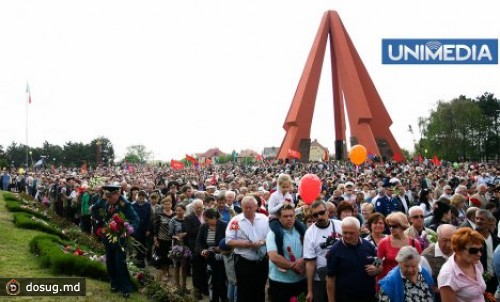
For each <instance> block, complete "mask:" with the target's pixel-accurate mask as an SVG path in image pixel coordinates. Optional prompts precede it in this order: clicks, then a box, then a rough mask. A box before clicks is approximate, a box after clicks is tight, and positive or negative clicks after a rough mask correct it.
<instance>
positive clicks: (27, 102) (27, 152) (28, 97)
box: [26, 82, 30, 171]
mask: <svg viewBox="0 0 500 302" xmlns="http://www.w3.org/2000/svg"><path fill="white" fill-rule="evenodd" d="M26 87H27V91H28V94H27V100H26V171H27V170H28V167H29V164H28V160H29V159H28V154H29V145H28V105H29V99H30V86H29V83H28V82H26Z"/></svg>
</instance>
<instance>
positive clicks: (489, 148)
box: [476, 92, 500, 159]
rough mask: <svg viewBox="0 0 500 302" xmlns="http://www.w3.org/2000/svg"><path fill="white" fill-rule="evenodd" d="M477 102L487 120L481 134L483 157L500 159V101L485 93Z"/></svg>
mask: <svg viewBox="0 0 500 302" xmlns="http://www.w3.org/2000/svg"><path fill="white" fill-rule="evenodd" d="M476 100H477V103H478V105H479V108H481V111H482V113H483V117H484V118H485V120H486V125H485V127H484V129H482V130H483V133H482V134H481V140H482V151H483V154H482V157H483V158H484V159H492V158H497V159H500V100H499V99H497V98H495V96H494V95H493V94H492V93H489V92H485V93H484V94H483V95H482V96H479V97H477V98H476Z"/></svg>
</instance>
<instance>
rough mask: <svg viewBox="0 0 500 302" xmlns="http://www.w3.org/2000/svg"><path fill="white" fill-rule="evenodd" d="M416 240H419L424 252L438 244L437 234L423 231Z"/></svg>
mask: <svg viewBox="0 0 500 302" xmlns="http://www.w3.org/2000/svg"><path fill="white" fill-rule="evenodd" d="M415 240H418V242H419V243H420V246H421V247H422V250H425V249H426V248H427V247H428V246H429V245H431V243H436V242H437V237H436V235H435V234H427V232H426V231H422V234H421V235H420V236H416V238H415Z"/></svg>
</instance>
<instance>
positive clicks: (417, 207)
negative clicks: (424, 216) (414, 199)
mask: <svg viewBox="0 0 500 302" xmlns="http://www.w3.org/2000/svg"><path fill="white" fill-rule="evenodd" d="M415 211H420V212H422V213H424V211H423V210H422V208H421V207H420V206H413V207H411V208H410V209H409V210H408V216H410V217H411V216H413V213H415Z"/></svg>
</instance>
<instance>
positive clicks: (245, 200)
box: [241, 195, 259, 206]
mask: <svg viewBox="0 0 500 302" xmlns="http://www.w3.org/2000/svg"><path fill="white" fill-rule="evenodd" d="M248 202H253V204H254V205H255V206H257V205H259V204H258V203H257V200H256V199H255V197H253V196H252V195H247V196H245V197H243V199H242V200H241V205H242V206H243V204H245V203H248Z"/></svg>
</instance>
